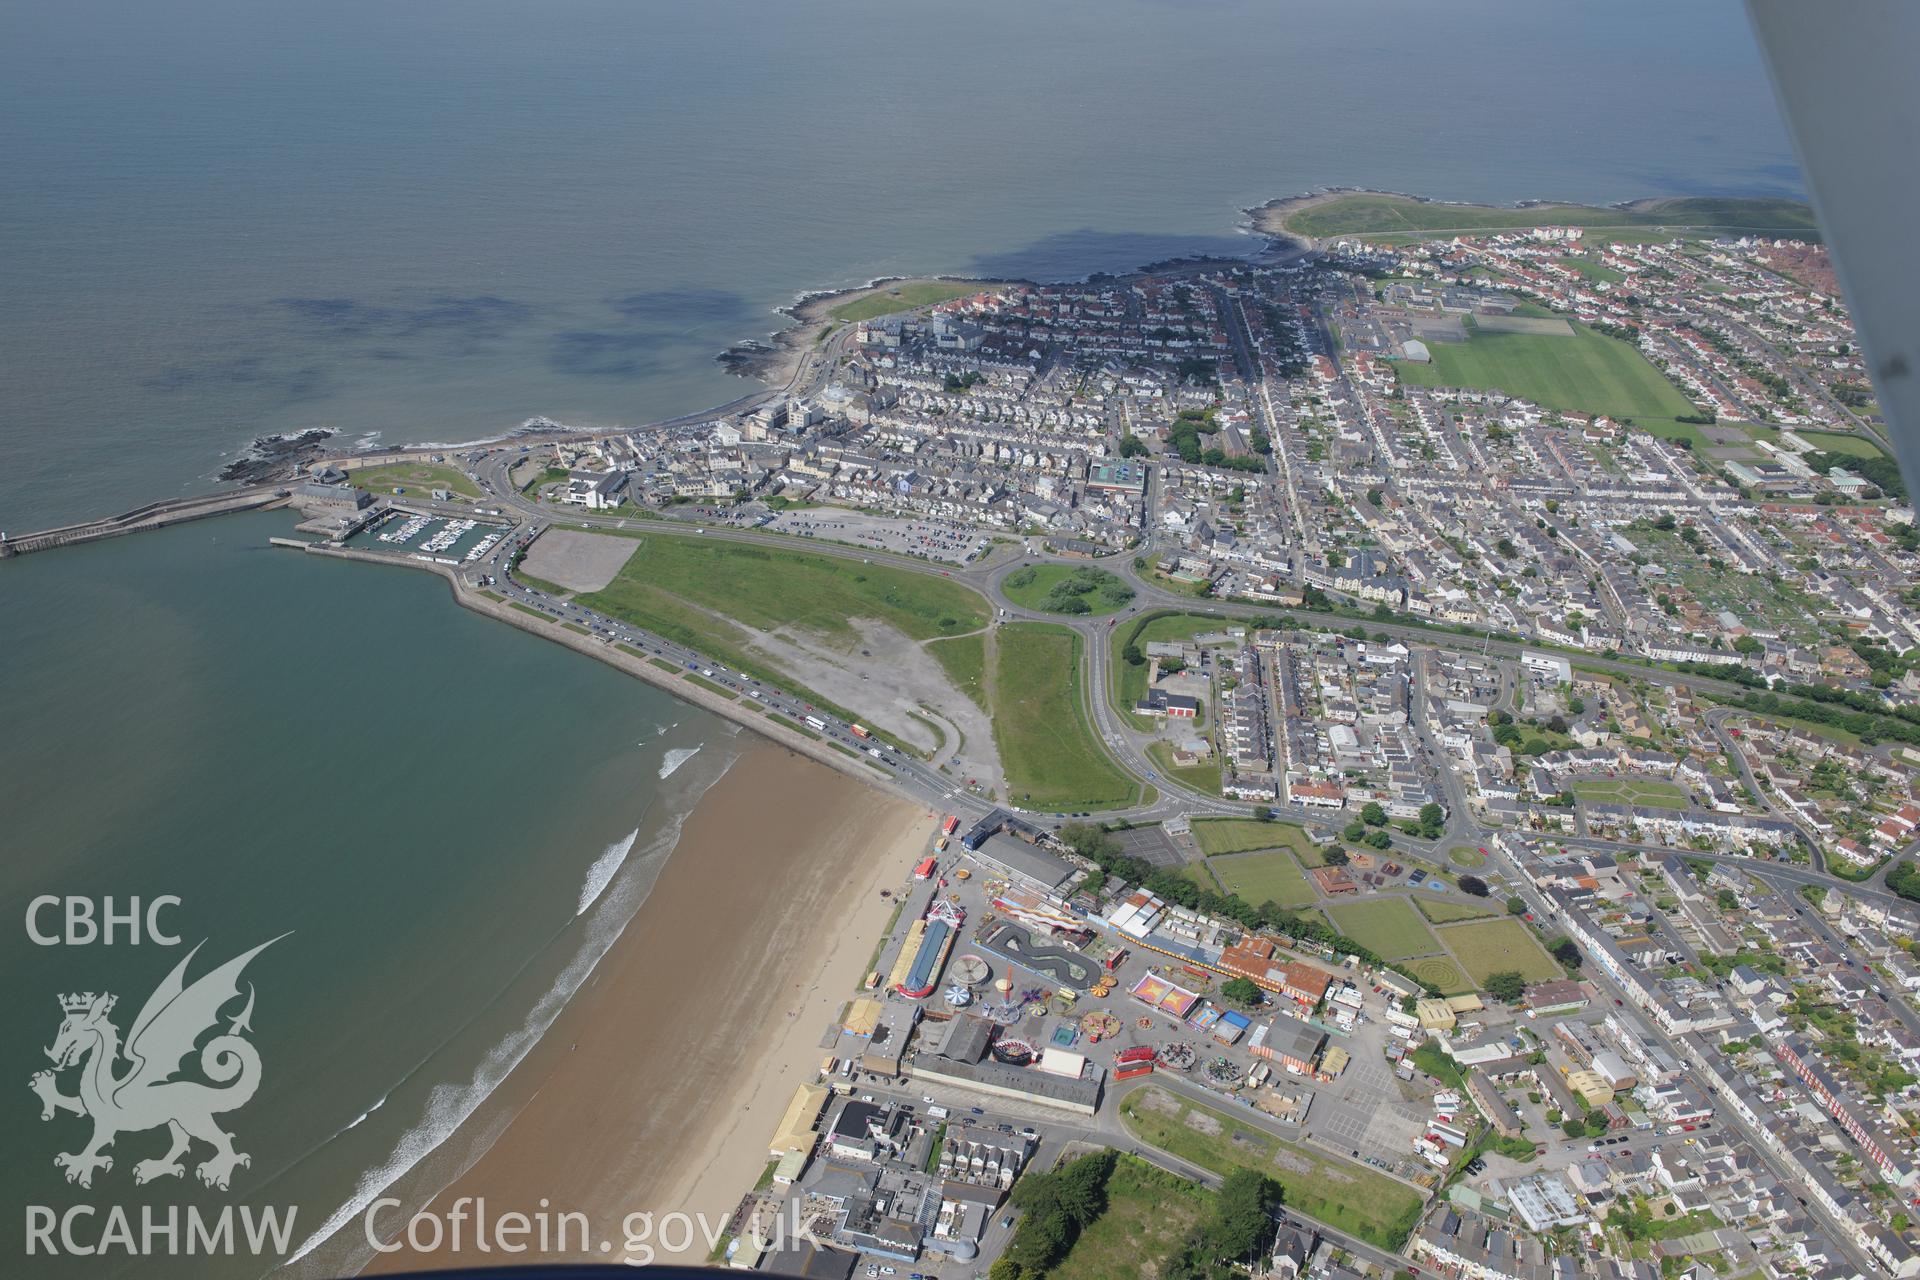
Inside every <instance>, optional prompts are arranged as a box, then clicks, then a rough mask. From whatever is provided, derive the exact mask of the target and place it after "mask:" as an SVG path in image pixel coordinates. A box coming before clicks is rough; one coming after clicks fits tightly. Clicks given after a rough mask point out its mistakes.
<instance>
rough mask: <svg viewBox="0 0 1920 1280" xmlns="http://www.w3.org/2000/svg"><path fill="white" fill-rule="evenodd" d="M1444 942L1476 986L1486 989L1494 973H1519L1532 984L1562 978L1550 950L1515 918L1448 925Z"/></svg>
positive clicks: (1444, 928)
mask: <svg viewBox="0 0 1920 1280" xmlns="http://www.w3.org/2000/svg"><path fill="white" fill-rule="evenodd" d="M1440 938H1441V941H1443V942H1445V943H1446V944H1447V950H1449V951H1451V952H1453V958H1454V959H1456V960H1458V961H1459V962H1460V967H1461V968H1463V969H1465V970H1466V972H1467V976H1468V977H1469V978H1471V979H1473V982H1474V985H1475V986H1485V985H1486V981H1487V975H1489V974H1494V973H1507V972H1513V973H1517V974H1519V975H1520V976H1521V977H1523V978H1525V979H1526V980H1527V981H1529V982H1540V981H1544V980H1546V979H1548V978H1557V977H1559V976H1560V966H1559V965H1558V964H1557V963H1555V961H1554V958H1553V957H1552V956H1550V955H1548V954H1547V952H1546V948H1544V947H1542V946H1541V945H1540V944H1539V943H1538V942H1535V941H1534V939H1533V934H1532V933H1531V932H1529V931H1528V929H1527V926H1526V925H1524V924H1522V923H1521V922H1520V921H1518V920H1515V919H1512V918H1507V919H1501V920H1479V921H1475V922H1473V923H1471V924H1451V925H1446V926H1444V927H1443V928H1441V930H1440Z"/></svg>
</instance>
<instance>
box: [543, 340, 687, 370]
mask: <svg viewBox="0 0 1920 1280" xmlns="http://www.w3.org/2000/svg"><path fill="white" fill-rule="evenodd" d="M672 344H673V339H672V338H668V337H663V336H661V335H659V334H654V333H646V332H642V331H640V330H637V329H623V330H607V331H594V330H585V329H571V330H567V331H564V332H561V333H556V334H554V335H553V348H552V351H551V352H550V353H549V355H548V357H547V363H548V365H549V366H551V367H552V368H553V370H554V371H555V372H556V373H564V374H569V375H572V376H574V377H585V378H644V377H646V376H647V375H649V374H652V373H656V372H658V371H659V370H660V369H661V367H662V366H663V364H664V363H665V361H664V356H665V348H667V347H669V346H671V345H672Z"/></svg>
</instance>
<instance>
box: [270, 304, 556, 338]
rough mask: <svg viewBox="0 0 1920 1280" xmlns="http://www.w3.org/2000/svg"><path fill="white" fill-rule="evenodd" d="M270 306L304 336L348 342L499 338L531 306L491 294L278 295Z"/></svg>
mask: <svg viewBox="0 0 1920 1280" xmlns="http://www.w3.org/2000/svg"><path fill="white" fill-rule="evenodd" d="M275 305H276V306H278V307H279V308H280V310H281V311H282V313H284V314H285V315H286V316H287V317H288V318H289V319H291V320H292V322H293V324H294V326H295V328H296V329H298V330H300V331H301V332H302V333H303V334H304V335H305V336H308V337H316V338H329V339H335V340H339V341H348V342H355V341H364V340H366V339H369V338H377V339H382V340H385V341H389V342H392V341H403V340H406V339H410V338H421V337H433V338H441V339H452V340H454V341H456V342H464V343H469V344H473V343H480V342H485V341H489V340H492V339H495V338H501V337H504V336H506V335H507V333H508V332H510V331H511V330H513V329H514V328H516V327H518V326H519V325H522V324H525V323H526V322H527V321H528V320H531V319H532V318H533V308H532V307H530V306H528V305H527V304H526V303H524V302H515V301H513V300H511V299H509V298H497V297H494V296H492V295H490V294H479V295H475V296H472V297H449V296H439V297H432V298H426V299H423V300H421V301H418V302H412V303H397V304H385V303H378V302H368V301H363V300H360V299H357V298H279V299H276V300H275Z"/></svg>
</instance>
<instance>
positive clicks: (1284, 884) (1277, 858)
mask: <svg viewBox="0 0 1920 1280" xmlns="http://www.w3.org/2000/svg"><path fill="white" fill-rule="evenodd" d="M1207 865H1208V866H1209V867H1211V868H1212V869H1213V874H1214V875H1215V876H1217V877H1219V880H1220V883H1221V885H1222V886H1223V887H1224V888H1225V889H1226V890H1227V892H1228V893H1234V894H1238V895H1239V896H1240V898H1241V900H1242V901H1244V902H1251V903H1254V904H1255V905H1258V904H1260V903H1262V902H1277V903H1279V904H1280V905H1281V906H1283V907H1310V906H1312V905H1313V903H1314V900H1315V897H1316V895H1315V893H1314V889H1313V885H1312V883H1311V882H1309V881H1308V879H1307V876H1306V873H1305V872H1304V871H1302V870H1300V864H1299V863H1297V862H1295V861H1294V860H1293V855H1292V854H1290V853H1287V852H1286V851H1285V850H1275V851H1273V852H1270V853H1228V854H1222V855H1221V856H1220V857H1218V858H1209V859H1208V860H1207Z"/></svg>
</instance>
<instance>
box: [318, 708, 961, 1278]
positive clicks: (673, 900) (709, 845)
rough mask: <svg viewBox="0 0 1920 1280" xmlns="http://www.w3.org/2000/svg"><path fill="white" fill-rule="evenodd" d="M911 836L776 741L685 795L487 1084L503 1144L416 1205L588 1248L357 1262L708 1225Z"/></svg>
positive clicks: (902, 877)
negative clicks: (532, 1047) (594, 965)
mask: <svg viewBox="0 0 1920 1280" xmlns="http://www.w3.org/2000/svg"><path fill="white" fill-rule="evenodd" d="M932 831H933V825H932V822H931V820H930V819H929V817H928V815H927V811H926V810H925V809H923V808H921V807H920V806H918V805H914V804H909V803H907V802H906V801H903V800H899V799H895V798H892V797H890V796H887V795H884V794H882V793H881V792H879V791H877V790H874V789H873V788H870V787H865V786H862V785H861V784H860V783H858V782H856V781H854V780H853V779H851V778H847V777H844V776H842V775H840V774H838V773H836V772H834V771H833V770H830V769H827V768H825V767H823V766H821V765H818V764H815V763H814V762H812V761H809V760H806V759H803V758H801V757H799V756H797V755H795V754H793V753H792V752H790V751H786V750H784V749H782V748H780V747H776V746H771V745H768V746H756V747H754V748H752V749H750V750H749V751H748V752H747V753H746V754H745V755H744V756H743V757H742V758H741V759H740V760H739V762H738V763H736V764H735V765H734V766H733V768H732V770H731V771H729V773H728V774H727V776H726V777H725V778H723V779H722V780H721V781H720V782H719V783H717V784H716V785H715V786H714V787H713V789H712V790H711V791H709V792H708V793H707V794H706V796H704V797H703V798H702V799H701V801H700V803H699V804H698V805H697V806H696V808H695V809H694V812H693V814H692V816H691V817H690V818H689V819H688V820H687V824H686V827H685V829H684V830H683V832H682V834H681V838H680V842H679V845H678V847H677V848H676V849H675V850H674V853H673V855H672V856H671V857H670V858H669V859H668V860H667V865H666V867H665V868H664V869H663V870H662V871H661V873H660V878H659V880H658V881H657V882H656V883H655V885H654V888H653V892H652V893H651V894H650V895H649V897H648V898H647V901H646V903H645V904H644V905H643V906H642V907H641V909H640V912H639V915H638V916H637V917H636V919H635V920H634V921H633V922H632V924H630V925H629V926H628V927H627V930H626V932H625V933H624V934H622V936H621V937H620V939H619V941H618V942H616V943H615V944H614V946H613V949H612V950H611V951H610V952H609V953H608V954H607V956H606V958H605V959H604V960H602V961H601V963H600V966H599V968H598V969H597V970H596V972H595V975H594V978H593V979H592V980H591V981H590V982H589V983H588V984H587V985H586V986H585V987H583V988H582V989H581V991H580V992H579V993H578V994H577V995H576V996H575V997H574V999H573V1001H572V1003H571V1004H570V1005H569V1006H568V1008H567V1010H566V1012H565V1013H564V1014H563V1015H562V1016H561V1017H560V1019H559V1020H558V1021H556V1022H555V1024H554V1026H553V1028H552V1029H551V1031H550V1032H549V1033H548V1035H547V1037H546V1039H545V1041H544V1042H543V1043H542V1045H541V1048H540V1050H539V1051H537V1052H536V1053H534V1054H532V1055H530V1056H529V1057H528V1059H527V1060H526V1061H525V1062H524V1063H522V1064H521V1066H520V1068H519V1070H517V1071H516V1072H515V1075H516V1077H522V1078H518V1079H513V1080H510V1081H509V1082H508V1084H507V1085H506V1086H505V1088H506V1089H510V1090H511V1091H512V1093H513V1095H515V1096H517V1097H523V1098H525V1099H526V1101H525V1102H524V1104H523V1105H522V1106H521V1108H520V1110H519V1111H518V1113H517V1114H516V1115H515V1116H514V1117H513V1119H512V1122H511V1123H510V1124H509V1125H508V1126H507V1127H506V1129H505V1132H504V1133H502V1135H501V1136H500V1138H499V1139H498V1141H496V1142H495V1143H494V1145H493V1146H492V1147H491V1148H490V1149H489V1150H488V1151H487V1152H486V1154H485V1155H483V1156H482V1157H481V1158H480V1159H479V1160H478V1161H477V1162H476V1163H475V1164H474V1165H473V1167H472V1168H471V1169H469V1170H468V1171H467V1172H466V1173H465V1174H464V1175H462V1176H461V1177H460V1178H458V1179H457V1180H456V1181H455V1183H454V1184H453V1185H452V1186H451V1187H449V1188H447V1189H446V1190H445V1191H443V1192H441V1194H440V1195H439V1196H438V1197H436V1198H435V1200H434V1202H433V1203H432V1204H431V1205H430V1206H428V1209H427V1212H429V1213H436V1212H437V1213H442V1214H444V1213H446V1212H447V1211H448V1210H449V1208H450V1206H452V1205H453V1203H454V1202H455V1201H456V1200H457V1199H458V1198H459V1197H462V1196H474V1197H485V1204H486V1209H485V1216H486V1217H487V1218H488V1219H491V1220H492V1221H494V1222H496V1223H497V1222H498V1221H499V1219H500V1217H501V1215H504V1214H507V1213H509V1212H512V1211H519V1212H524V1213H527V1214H529V1215H532V1214H535V1213H539V1212H541V1211H542V1202H543V1201H545V1202H546V1203H545V1208H544V1212H545V1213H547V1214H548V1215H550V1217H551V1216H552V1215H557V1214H558V1213H560V1212H561V1211H567V1210H579V1211H581V1212H583V1213H585V1214H586V1215H587V1219H588V1221H589V1222H590V1223H591V1237H590V1239H589V1240H588V1242H587V1244H588V1247H587V1248H586V1249H585V1250H582V1249H580V1248H578V1247H577V1246H578V1244H579V1240H578V1233H577V1231H576V1232H575V1238H574V1239H572V1240H569V1241H568V1242H567V1243H568V1245H570V1246H574V1247H570V1248H565V1249H562V1248H551V1249H549V1250H547V1251H544V1252H540V1251H538V1250H537V1248H536V1249H530V1250H529V1251H528V1252H526V1253H520V1254H502V1253H500V1252H490V1253H486V1252H479V1251H478V1250H477V1249H476V1247H475V1243H474V1241H473V1239H472V1227H471V1225H469V1226H468V1228H467V1238H466V1239H465V1240H464V1241H463V1247H462V1248H461V1249H460V1250H459V1251H457V1252H456V1251H454V1250H453V1249H452V1248H450V1247H448V1245H446V1244H444V1243H443V1245H442V1247H441V1248H440V1249H438V1250H430V1251H428V1252H426V1253H420V1252H415V1251H413V1250H412V1249H411V1248H402V1249H401V1250H400V1251H399V1252H396V1253H392V1254H388V1255H386V1256H384V1257H381V1258H377V1259H375V1261H374V1263H373V1264H372V1265H370V1266H369V1268H368V1271H369V1272H371V1273H380V1272H391V1271H399V1270H406V1269H410V1268H418V1267H421V1266H425V1265H429V1264H431V1265H438V1266H452V1265H464V1266H485V1265H490V1264H492V1265H510V1264H513V1263H516V1262H517V1263H522V1264H524V1263H527V1262H530V1261H547V1262H559V1261H569V1260H574V1261H579V1260H586V1259H592V1260H595V1261H617V1260H620V1259H622V1257H623V1253H624V1252H625V1250H624V1248H623V1246H624V1244H625V1243H626V1239H625V1236H626V1233H625V1232H624V1230H623V1225H622V1224H623V1220H624V1219H625V1218H626V1217H627V1215H629V1214H633V1213H646V1212H650V1213H652V1214H653V1215H654V1216H655V1219H656V1220H657V1219H658V1218H659V1217H660V1216H661V1215H664V1214H667V1213H672V1212H675V1211H678V1212H683V1213H689V1214H704V1215H706V1217H707V1218H708V1219H709V1220H710V1221H711V1223H712V1224H713V1229H714V1230H719V1229H720V1228H721V1227H722V1226H723V1225H724V1222H725V1219H726V1217H727V1215H728V1214H730V1213H731V1212H732V1211H733V1209H734V1207H735V1206H736V1205H737V1204H738V1203H739V1200H740V1197H741V1196H742V1195H744V1194H745V1193H746V1192H747V1191H748V1190H749V1189H750V1188H751V1187H752V1186H753V1184H754V1182H755V1180H756V1179H757V1178H758V1177H759V1176H760V1173H761V1171H762V1170H763V1169H764V1168H765V1166H766V1163H767V1145H768V1142H769V1140H770V1138H771V1137H772V1133H773V1129H774V1126H775V1125H776V1124H777V1123H778V1122H779V1120H780V1117H781V1114H782V1112H783V1111H784V1110H785V1108H786V1104H787V1101H788V1099H789V1098H790V1097H791V1096H792V1093H793V1089H794V1086H795V1085H797V1084H801V1083H804V1082H807V1081H811V1080H812V1079H814V1077H815V1075H816V1073H817V1071H818V1069H819V1066H820V1063H821V1061H822V1059H823V1058H824V1057H825V1056H826V1054H825V1051H824V1050H823V1049H821V1048H820V1040H821V1035H822V1033H823V1032H824V1030H825V1029H826V1027H827V1025H828V1024H829V1023H830V1022H832V1021H833V1020H834V1019H835V1018H836V1017H837V1016H838V1014H839V1012H840V1010H841V1008H842V1006H843V1005H844V1004H845V1002H846V1001H847V1000H848V999H849V998H851V997H852V995H853V994H854V993H855V990H856V989H857V988H858V987H859V985H860V983H861V982H862V981H863V980H864V978H865V977H866V966H867V964H868V962H869V960H870V958H871V956H872V953H873V948H874V944H875V943H876V942H877V941H878V940H879V937H880V933H881V931H882V930H883V929H884V928H885V927H886V923H887V920H888V918H889V917H890V915H891V913H892V906H891V904H890V902H889V901H887V900H886V899H883V898H881V897H880V892H879V891H880V890H881V889H882V888H894V889H898V888H899V887H901V886H902V885H904V884H905V883H906V881H907V879H908V877H909V876H910V874H911V870H912V866H913V863H914V862H915V861H916V860H917V859H918V858H919V857H920V856H921V854H922V852H923V849H924V846H925V845H926V842H927V840H928V839H929V837H930V836H931V834H932ZM399 1221H400V1220H399V1219H398V1218H397V1217H389V1218H385V1219H382V1220H381V1223H382V1226H383V1227H388V1226H395V1225H398V1224H399ZM469 1222H471V1215H470V1218H469ZM347 1229H348V1230H350V1231H354V1232H356V1233H357V1232H359V1231H360V1230H361V1224H360V1223H359V1222H358V1221H356V1222H355V1223H353V1224H351V1225H350V1226H349V1227H348V1228H347ZM527 1239H528V1240H529V1241H530V1242H534V1243H536V1245H537V1235H532V1236H529V1237H527ZM602 1241H605V1242H607V1244H608V1245H610V1248H608V1249H606V1250H602V1249H601V1248H600V1245H601V1243H602ZM653 1247H654V1248H655V1249H656V1250H657V1252H658V1258H657V1260H661V1261H666V1260H675V1261H681V1262H693V1263H698V1262H704V1261H705V1259H706V1256H707V1253H708V1250H709V1248H710V1246H709V1245H708V1243H707V1242H706V1241H705V1240H704V1239H698V1240H697V1241H696V1243H694V1244H693V1245H692V1246H691V1247H690V1248H687V1249H685V1250H684V1251H682V1252H680V1253H679V1254H678V1256H675V1255H674V1254H673V1253H671V1252H670V1251H668V1250H665V1249H660V1248H659V1247H658V1246H657V1245H655V1246H653ZM634 1260H644V1258H643V1256H642V1253H641V1252H638V1251H636V1253H635V1254H634Z"/></svg>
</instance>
